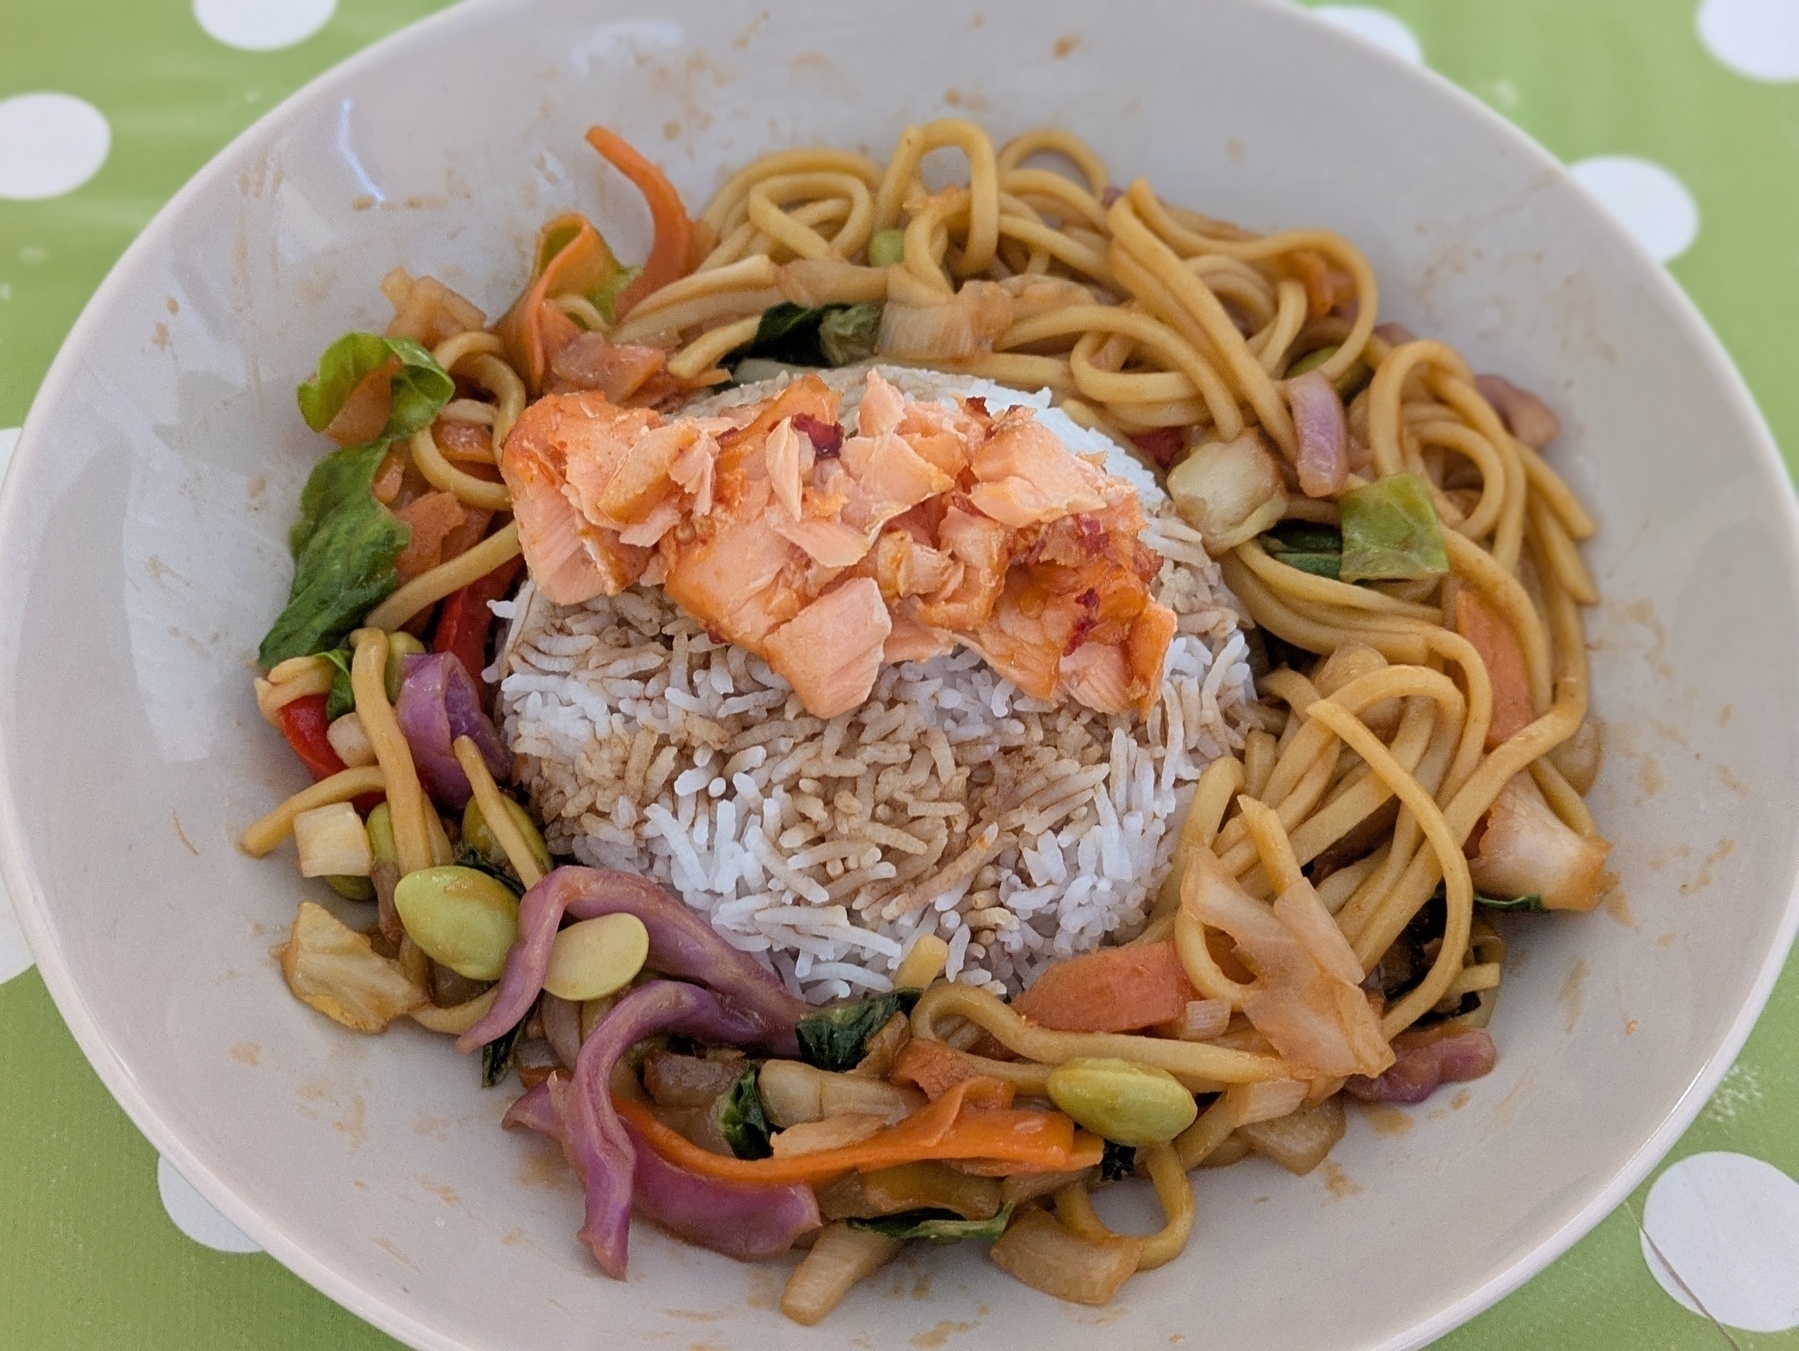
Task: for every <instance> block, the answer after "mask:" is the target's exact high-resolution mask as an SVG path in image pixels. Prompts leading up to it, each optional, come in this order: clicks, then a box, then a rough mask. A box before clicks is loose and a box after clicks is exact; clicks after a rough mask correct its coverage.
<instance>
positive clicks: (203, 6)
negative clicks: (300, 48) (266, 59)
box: [194, 0, 337, 52]
mask: <svg viewBox="0 0 1799 1351" xmlns="http://www.w3.org/2000/svg"><path fill="white" fill-rule="evenodd" d="M336 11H337V0H194V18H195V19H196V20H197V21H198V22H199V24H200V27H202V28H204V29H205V30H206V34H207V36H208V37H211V38H214V39H216V40H217V41H219V42H222V43H224V44H225V45H226V46H227V47H240V48H242V49H243V50H244V51H247V52H272V51H274V50H275V49H276V48H278V47H291V46H293V45H294V44H295V43H297V42H304V41H306V39H307V38H309V37H311V36H312V35H313V34H314V33H316V32H318V31H319V29H321V28H323V27H324V26H325V25H326V24H327V23H329V22H330V20H331V16H332V14H334V13H335V12H336Z"/></svg>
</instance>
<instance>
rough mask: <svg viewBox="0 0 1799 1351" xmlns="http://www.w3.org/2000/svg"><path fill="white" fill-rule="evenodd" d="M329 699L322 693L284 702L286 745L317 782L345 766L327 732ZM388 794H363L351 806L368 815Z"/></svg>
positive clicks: (283, 714) (283, 721) (283, 728)
mask: <svg viewBox="0 0 1799 1351" xmlns="http://www.w3.org/2000/svg"><path fill="white" fill-rule="evenodd" d="M326 698H327V696H325V695H323V694H309V695H307V696H305V697H304V698H302V699H295V700H294V701H293V702H292V703H287V704H283V705H281V735H282V736H284V737H286V738H287V744H288V745H290V746H292V747H293V749H294V754H295V755H297V756H299V757H300V763H301V764H303V765H305V766H306V772H307V773H308V774H310V775H312V777H313V781H314V782H315V783H316V782H317V781H318V780H320V779H328V778H330V777H331V776H332V775H333V774H337V773H340V772H341V771H342V770H343V769H345V768H346V766H345V765H344V762H343V761H342V760H341V759H340V758H338V754H337V752H336V751H335V750H333V749H332V748H331V739H330V738H329V737H328V736H326V735H325V732H326V729H328V728H329V727H330V726H331V720H330V719H329V718H327V717H326V716H325V701H326ZM385 796H386V795H385V794H383V793H364V794H363V795H362V796H361V797H359V798H355V799H353V800H352V802H351V805H352V806H353V807H355V808H356V810H357V811H359V812H361V813H362V814H363V815H364V816H367V815H368V814H369V813H370V812H372V811H374V810H375V808H376V807H377V806H378V805H379V804H380V802H381V800H382V798H383V797H385Z"/></svg>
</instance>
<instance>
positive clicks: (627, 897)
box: [456, 866, 806, 1055]
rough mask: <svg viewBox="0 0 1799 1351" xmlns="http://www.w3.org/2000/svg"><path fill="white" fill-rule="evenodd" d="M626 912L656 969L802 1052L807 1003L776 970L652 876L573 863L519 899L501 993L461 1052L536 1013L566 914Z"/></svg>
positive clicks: (778, 1046)
mask: <svg viewBox="0 0 1799 1351" xmlns="http://www.w3.org/2000/svg"><path fill="white" fill-rule="evenodd" d="M620 911H624V912H627V913H629V914H633V915H636V916H637V918H638V919H640V920H642V921H643V924H644V927H645V928H646V929H648V930H649V931H650V961H651V964H652V965H653V966H654V967H655V969H656V970H658V971H661V972H663V973H664V974H666V975H670V976H679V977H681V978H682V979H683V980H692V981H698V982H700V983H702V984H705V985H709V986H711V987H712V988H713V989H715V990H717V991H718V992H719V993H720V994H723V995H726V996H728V997H729V998H730V999H731V1000H733V1001H734V1002H735V1004H736V1006H737V1007H739V1008H743V1009H747V1010H748V1011H749V1012H750V1013H752V1014H753V1015H754V1016H755V1017H757V1018H758V1019H759V1020H760V1021H761V1023H762V1029H763V1031H762V1035H761V1036H760V1037H758V1038H757V1039H756V1040H757V1041H759V1042H761V1043H762V1044H764V1045H766V1046H767V1047H768V1048H769V1049H770V1050H772V1051H774V1052H775V1053H776V1054H778V1055H792V1054H794V1053H795V1051H797V1049H798V1047H799V1043H798V1042H797V1041H795V1040H794V1033H793V1026H794V1024H795V1023H796V1022H798V1021H799V1019H800V1017H801V1016H802V1015H803V1014H804V1013H805V1012H806V1004H805V1003H804V1001H802V1000H799V999H796V998H795V997H794V996H793V995H791V994H789V993H788V992H787V987H786V986H784V985H782V984H781V982H780V980H779V979H778V978H777V977H776V976H775V975H774V973H773V972H771V971H769V970H767V969H766V968H765V967H763V966H762V965H761V964H760V963H758V962H757V961H756V959H755V958H754V957H752V956H750V954H749V953H747V952H740V951H738V950H737V949H736V948H734V947H732V946H731V945H730V944H729V943H727V942H725V940H724V939H722V938H720V937H719V936H718V934H717V933H716V932H715V931H714V930H713V928H712V926H711V925H710V924H708V923H706V921H705V920H703V919H701V918H700V917H699V916H698V915H697V914H695V913H694V912H693V911H692V910H690V909H688V908H687V907H686V906H685V905H682V904H681V902H679V901H677V900H676V899H675V898H674V897H673V896H671V895H669V894H668V893H667V892H666V891H664V890H663V889H662V888H661V887H659V886H657V885H656V884H655V883H654V882H652V881H650V880H649V879H648V878H644V877H638V876H635V875H634V874H631V873H620V872H604V871H602V870H600V869H597V868H579V867H574V866H568V867H562V868H558V869H556V871H555V872H553V873H551V874H550V875H549V876H547V877H545V878H544V879H543V880H542V881H541V882H539V883H538V884H537V885H536V886H534V887H532V888H531V890H529V891H527V892H526V893H525V895H524V899H523V900H521V901H520V902H519V911H518V937H517V938H516V939H514V940H513V944H512V950H511V951H510V952H508V953H507V954H506V970H505V972H504V973H503V974H502V975H501V976H500V992H499V994H498V995H496V996H495V997H494V1002H493V1007H492V1008H490V1009H489V1010H488V1011H487V1015H486V1016H485V1017H484V1018H482V1019H481V1021H480V1022H478V1023H476V1024H475V1025H474V1026H473V1027H471V1028H469V1030H468V1031H466V1032H464V1033H463V1034H462V1035H461V1037H459V1038H457V1041H456V1049H457V1050H459V1051H462V1052H464V1053H465V1054H466V1053H467V1052H469V1051H473V1050H476V1049H477V1048H479V1047H481V1046H484V1045H485V1044H486V1043H488V1042H490V1041H492V1040H493V1039H494V1038H495V1037H497V1036H499V1035H500V1033H502V1032H504V1031H506V1030H507V1029H508V1028H510V1027H512V1026H514V1025H515V1024H516V1023H517V1022H518V1020H519V1019H521V1018H523V1017H524V1016H525V1015H526V1014H527V1013H529V1012H530V1011H531V1005H532V1004H533V1003H534V1002H535V1001H536V999H537V995H538V992H539V991H540V990H542V989H543V978H544V973H545V972H546V971H547V970H548V969H549V965H550V949H551V947H553V946H554V945H555V942H556V930H557V929H558V928H559V927H560V926H561V924H562V917H563V916H564V915H565V914H566V915H571V916H573V917H574V918H575V919H578V920H579V919H597V918H599V917H600V916H601V915H613V914H617V913H619V912H620Z"/></svg>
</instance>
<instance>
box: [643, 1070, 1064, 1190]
mask: <svg viewBox="0 0 1799 1351" xmlns="http://www.w3.org/2000/svg"><path fill="white" fill-rule="evenodd" d="M992 1084H993V1081H991V1080H981V1079H970V1080H965V1081H964V1082H962V1083H960V1084H957V1085H956V1086H955V1087H954V1088H952V1089H950V1090H949V1091H948V1092H946V1093H945V1094H944V1095H943V1096H942V1097H940V1098H938V1099H937V1101H936V1102H933V1103H931V1104H930V1105H929V1106H927V1107H924V1108H921V1109H920V1110H919V1111H917V1112H914V1113H913V1114H912V1115H911V1116H909V1117H907V1118H906V1119H905V1120H904V1121H901V1122H899V1123H898V1124H897V1125H894V1126H890V1127H888V1128H887V1129H886V1130H884V1131H881V1132H880V1133H879V1134H877V1135H873V1136H871V1137H869V1138H868V1139H867V1140H863V1141H861V1142H860V1143H858V1144H854V1145H846V1146H844V1147H843V1148H841V1149H825V1150H820V1151H819V1152H817V1153H816V1154H801V1155H797V1156H795V1157H791V1158H784V1159H780V1158H768V1159H730V1158H725V1157H724V1156H723V1155H720V1154H713V1153H711V1152H709V1151H707V1150H704V1149H701V1148H700V1147H699V1146H698V1145H696V1144H693V1143H692V1142H691V1141H689V1140H688V1139H686V1137H684V1136H682V1135H679V1134H677V1133H676V1132H675V1131H674V1130H673V1129H671V1128H670V1127H668V1126H665V1125H663V1124H662V1122H660V1121H658V1120H657V1119H656V1117H655V1116H654V1115H653V1114H652V1113H651V1112H650V1110H649V1108H648V1107H646V1106H645V1105H644V1104H643V1103H641V1102H637V1101H634V1100H632V1099H630V1098H626V1097H623V1096H618V1095H615V1096H614V1097H613V1099H612V1105H613V1107H614V1108H616V1109H617V1111H618V1114H619V1115H620V1116H621V1117H623V1118H624V1119H625V1120H626V1121H628V1122H630V1124H631V1125H632V1126H633V1127H635V1128H636V1129H637V1130H638V1131H640V1132H641V1133H642V1134H643V1137H644V1138H645V1139H646V1140H648V1141H649V1143H650V1146H651V1148H653V1149H654V1150H655V1151H656V1152H657V1153H658V1154H660V1155H661V1156H662V1157H663V1158H665V1159H667V1160H668V1161H669V1162H670V1163H673V1164H675V1165H677V1166H678V1167H681V1168H685V1169H687V1170H689V1171H690V1172H695V1173H701V1174H704V1175H706V1176H708V1177H720V1178H730V1179H732V1180H734V1181H738V1182H761V1183H777V1182H829V1181H831V1180H832V1179H833V1178H837V1177H841V1176H842V1175H843V1174H845V1173H848V1172H852V1171H861V1172H869V1171H872V1170H873V1169H876V1168H892V1167H896V1166H897V1165H899V1164H902V1163H916V1162H918V1161H919V1160H921V1159H982V1160H995V1161H1003V1162H1006V1163H1009V1164H1011V1165H1012V1166H1013V1169H1014V1171H1017V1172H1060V1171H1063V1170H1065V1169H1070V1168H1079V1167H1084V1166H1085V1164H1083V1163H1082V1162H1080V1160H1082V1159H1084V1158H1085V1157H1086V1156H1087V1155H1088V1154H1090V1153H1094V1151H1093V1150H1092V1149H1091V1148H1090V1147H1087V1146H1086V1142H1084V1141H1083V1142H1081V1146H1080V1147H1077V1142H1076V1139H1075V1130H1074V1123H1073V1122H1072V1121H1070V1120H1069V1119H1068V1118H1067V1117H1065V1116H1063V1115H1062V1114H1061V1113H1060V1112H1021V1111H1012V1110H1009V1109H990V1108H982V1107H976V1106H974V1105H973V1104H972V1103H969V1102H966V1101H965V1099H967V1098H968V1097H969V1096H970V1090H971V1089H973V1090H974V1096H975V1097H976V1099H977V1100H981V1099H983V1098H985V1100H989V1101H991V1100H992V1098H989V1097H987V1096H986V1095H988V1094H998V1095H1001V1096H1003V1093H1004V1089H1005V1087H1006V1086H1004V1085H1002V1086H1001V1087H1000V1088H999V1089H994V1088H993V1087H992ZM977 1086H980V1087H977ZM1097 1158H1098V1156H1097V1154H1095V1157H1094V1161H1097Z"/></svg>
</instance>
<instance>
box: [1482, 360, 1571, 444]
mask: <svg viewBox="0 0 1799 1351" xmlns="http://www.w3.org/2000/svg"><path fill="white" fill-rule="evenodd" d="M1474 387H1475V388H1476V389H1478V390H1479V391H1480V393H1481V397H1482V398H1484V399H1485V400H1486V401H1487V402H1488V403H1490V404H1492V405H1493V411H1494V412H1496V413H1498V414H1499V417H1500V420H1501V421H1503V422H1504V423H1505V425H1506V430H1507V431H1509V432H1511V434H1512V435H1513V436H1515V437H1517V438H1518V439H1519V440H1520V441H1522V442H1524V444H1525V445H1527V446H1529V447H1530V448H1531V449H1532V450H1541V449H1543V447H1544V446H1546V445H1548V444H1549V443H1550V442H1551V441H1553V440H1555V438H1556V436H1557V435H1558V434H1559V433H1560V432H1561V430H1562V420H1561V419H1560V418H1558V417H1557V416H1556V415H1555V414H1554V413H1553V412H1551V411H1550V408H1549V405H1548V404H1546V403H1544V402H1543V401H1542V400H1541V399H1539V398H1538V397H1537V396H1536V395H1535V394H1532V393H1531V392H1530V391H1529V390H1528V389H1519V388H1518V386H1516V385H1514V384H1513V383H1512V382H1511V381H1510V380H1507V379H1506V378H1505V377H1504V376H1503V375H1477V376H1476V377H1475V378H1474Z"/></svg>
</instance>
